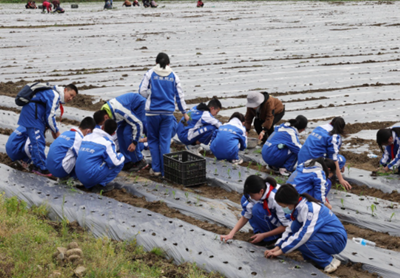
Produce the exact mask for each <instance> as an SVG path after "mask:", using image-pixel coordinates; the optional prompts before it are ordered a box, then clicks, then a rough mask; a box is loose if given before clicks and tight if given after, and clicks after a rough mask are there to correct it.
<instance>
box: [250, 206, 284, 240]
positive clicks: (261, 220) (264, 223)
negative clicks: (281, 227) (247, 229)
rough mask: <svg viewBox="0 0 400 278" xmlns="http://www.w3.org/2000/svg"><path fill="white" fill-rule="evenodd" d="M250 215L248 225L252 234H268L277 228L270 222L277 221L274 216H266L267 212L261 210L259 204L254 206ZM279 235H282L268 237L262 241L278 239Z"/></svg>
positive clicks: (261, 207)
mask: <svg viewBox="0 0 400 278" xmlns="http://www.w3.org/2000/svg"><path fill="white" fill-rule="evenodd" d="M252 214H253V215H252V217H251V218H250V219H249V223H250V225H251V227H252V228H253V232H254V234H258V233H265V232H269V231H272V230H274V229H276V228H277V226H276V225H274V224H272V222H271V219H274V220H275V221H277V219H275V217H274V216H271V215H270V216H268V215H267V211H266V210H265V209H264V208H263V205H262V204H260V203H257V204H255V205H254V207H253V210H252ZM281 235H282V234H278V235H275V236H270V237H267V238H264V239H263V241H272V240H275V239H278V238H280V237H281Z"/></svg>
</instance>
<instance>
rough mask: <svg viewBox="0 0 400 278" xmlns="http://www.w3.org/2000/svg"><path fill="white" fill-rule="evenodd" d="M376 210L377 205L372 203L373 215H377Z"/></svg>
mask: <svg viewBox="0 0 400 278" xmlns="http://www.w3.org/2000/svg"><path fill="white" fill-rule="evenodd" d="M375 210H376V206H375V205H374V204H372V205H371V216H375V215H376V213H375Z"/></svg>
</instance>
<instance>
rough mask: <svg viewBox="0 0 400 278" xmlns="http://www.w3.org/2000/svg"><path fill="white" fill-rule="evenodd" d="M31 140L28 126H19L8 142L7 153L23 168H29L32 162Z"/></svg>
mask: <svg viewBox="0 0 400 278" xmlns="http://www.w3.org/2000/svg"><path fill="white" fill-rule="evenodd" d="M30 149H31V141H30V140H29V137H28V133H27V132H26V128H25V127H23V126H18V127H17V128H16V129H15V130H14V132H13V133H11V135H10V137H8V140H7V143H6V153H7V155H8V156H9V157H10V158H11V160H12V161H16V162H17V163H18V164H19V165H20V166H21V167H22V168H24V169H25V170H29V168H28V167H29V164H31V162H32V159H31V152H30Z"/></svg>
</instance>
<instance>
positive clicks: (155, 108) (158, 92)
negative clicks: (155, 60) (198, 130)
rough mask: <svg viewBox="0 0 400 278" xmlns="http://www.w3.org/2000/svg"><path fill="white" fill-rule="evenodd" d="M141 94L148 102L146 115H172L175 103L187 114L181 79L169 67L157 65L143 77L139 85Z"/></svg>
mask: <svg viewBox="0 0 400 278" xmlns="http://www.w3.org/2000/svg"><path fill="white" fill-rule="evenodd" d="M139 94H141V95H142V96H144V97H145V98H146V99H147V101H146V114H149V115H163V114H169V115H172V114H173V112H174V111H175V101H176V103H177V104H178V108H179V110H180V111H181V112H182V113H183V114H184V113H186V103H185V100H184V94H183V91H182V87H181V82H180V79H179V77H178V76H177V75H176V73H174V72H173V71H172V69H171V68H170V67H169V66H166V67H165V69H163V68H161V67H160V65H159V64H157V65H156V66H155V67H154V68H152V69H151V70H149V71H148V72H147V73H146V74H145V75H144V77H143V80H142V82H141V83H140V85H139Z"/></svg>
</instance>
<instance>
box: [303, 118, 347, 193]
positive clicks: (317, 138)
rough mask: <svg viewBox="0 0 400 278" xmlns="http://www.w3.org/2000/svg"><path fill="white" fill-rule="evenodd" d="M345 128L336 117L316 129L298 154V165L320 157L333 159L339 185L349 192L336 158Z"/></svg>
mask: <svg viewBox="0 0 400 278" xmlns="http://www.w3.org/2000/svg"><path fill="white" fill-rule="evenodd" d="M345 126H346V123H345V121H344V119H343V118H342V117H336V118H333V120H332V121H331V122H330V123H329V124H326V125H321V126H318V127H316V128H315V129H314V130H313V132H312V133H311V134H310V135H309V136H308V137H307V139H306V141H305V142H304V145H303V147H302V148H301V150H300V152H299V155H298V164H300V163H303V162H305V161H307V160H310V159H313V158H318V157H321V156H326V157H327V158H330V159H333V160H334V161H335V163H336V177H337V178H338V180H339V183H340V184H341V185H343V186H344V187H345V188H346V189H347V190H350V189H351V185H350V184H349V183H348V182H347V181H345V180H344V178H343V176H342V173H341V172H340V168H339V163H338V158H337V156H338V154H339V150H340V147H341V145H342V136H345V135H346V133H345V132H344V128H345Z"/></svg>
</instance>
